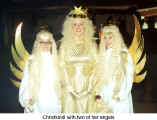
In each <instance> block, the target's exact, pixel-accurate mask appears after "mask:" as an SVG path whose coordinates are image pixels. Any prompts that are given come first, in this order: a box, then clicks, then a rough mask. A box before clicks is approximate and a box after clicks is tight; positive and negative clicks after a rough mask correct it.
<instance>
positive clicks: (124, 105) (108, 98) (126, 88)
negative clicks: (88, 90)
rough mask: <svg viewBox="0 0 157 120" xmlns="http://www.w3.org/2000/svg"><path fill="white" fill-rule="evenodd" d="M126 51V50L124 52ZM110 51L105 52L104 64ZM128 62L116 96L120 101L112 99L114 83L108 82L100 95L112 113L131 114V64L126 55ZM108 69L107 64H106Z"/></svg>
mask: <svg viewBox="0 0 157 120" xmlns="http://www.w3.org/2000/svg"><path fill="white" fill-rule="evenodd" d="M125 51H126V50H125ZM111 52H112V49H109V50H107V51H106V56H105V62H107V63H108V62H109V60H110V53H111ZM127 57H128V62H127V64H126V73H125V77H124V79H123V83H122V84H121V88H120V91H119V93H118V96H117V97H119V98H120V101H116V100H114V99H112V95H113V91H114V88H115V82H110V83H109V84H108V85H107V86H105V87H104V88H103V89H102V91H101V93H100V95H101V97H102V99H103V101H105V102H106V103H108V106H109V108H111V109H112V111H113V113H133V104H132V95H131V89H132V85H133V69H134V68H133V62H132V58H131V56H130V55H129V54H128V55H127ZM108 68H109V64H108ZM108 72H109V71H108Z"/></svg>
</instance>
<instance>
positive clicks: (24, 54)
mask: <svg viewBox="0 0 157 120" xmlns="http://www.w3.org/2000/svg"><path fill="white" fill-rule="evenodd" d="M21 27H22V23H20V24H19V25H18V26H17V28H16V33H15V47H14V45H13V44H12V45H11V54H12V57H13V60H14V61H15V63H16V65H17V67H18V68H16V67H15V66H14V65H13V64H12V63H11V62H10V69H11V71H12V73H13V74H14V75H15V77H16V78H17V79H19V80H21V79H22V74H23V70H24V65H25V63H26V61H27V59H28V57H29V56H30V54H29V53H28V51H27V50H26V49H25V47H24V45H23V42H22V39H21ZM11 81H12V83H13V84H14V85H15V86H16V87H19V86H20V82H19V81H17V80H13V79H11Z"/></svg>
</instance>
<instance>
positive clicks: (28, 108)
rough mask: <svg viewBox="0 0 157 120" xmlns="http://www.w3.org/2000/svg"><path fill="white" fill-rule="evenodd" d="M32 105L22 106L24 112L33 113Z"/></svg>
mask: <svg viewBox="0 0 157 120" xmlns="http://www.w3.org/2000/svg"><path fill="white" fill-rule="evenodd" d="M33 111H34V110H33V106H32V105H28V106H26V107H25V108H24V112H25V113H33Z"/></svg>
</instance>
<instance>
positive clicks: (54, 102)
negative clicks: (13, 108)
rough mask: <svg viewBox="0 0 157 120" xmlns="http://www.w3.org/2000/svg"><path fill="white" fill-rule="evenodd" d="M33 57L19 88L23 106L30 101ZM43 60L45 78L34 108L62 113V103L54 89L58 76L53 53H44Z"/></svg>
mask: <svg viewBox="0 0 157 120" xmlns="http://www.w3.org/2000/svg"><path fill="white" fill-rule="evenodd" d="M31 59H33V56H31V57H30V58H29V60H28V62H27V63H26V65H25V70H24V73H23V79H22V82H21V85H20V89H19V102H20V104H21V106H22V107H25V106H26V105H27V104H28V102H29V92H28V76H29V75H28V64H29V62H30V60H31ZM43 61H44V65H43V66H44V67H43V70H42V73H43V78H42V79H43V80H42V81H41V85H40V92H39V97H38V100H37V101H36V102H35V104H34V105H33V106H32V109H33V112H34V113H60V112H61V104H60V103H59V98H58V96H57V94H56V93H55V91H54V80H55V79H54V76H56V71H54V69H53V68H54V64H53V62H52V57H51V55H50V54H49V53H44V54H43ZM37 69H38V68H37ZM25 112H28V111H25Z"/></svg>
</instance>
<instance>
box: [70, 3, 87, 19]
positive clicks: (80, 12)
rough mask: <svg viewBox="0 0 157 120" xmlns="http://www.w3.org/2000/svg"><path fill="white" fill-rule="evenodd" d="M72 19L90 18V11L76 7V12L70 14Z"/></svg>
mask: <svg viewBox="0 0 157 120" xmlns="http://www.w3.org/2000/svg"><path fill="white" fill-rule="evenodd" d="M69 16H70V17H74V18H75V17H80V18H86V17H87V16H88V9H87V8H86V9H82V6H80V7H76V6H74V10H72V11H71V12H70V14H69Z"/></svg>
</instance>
